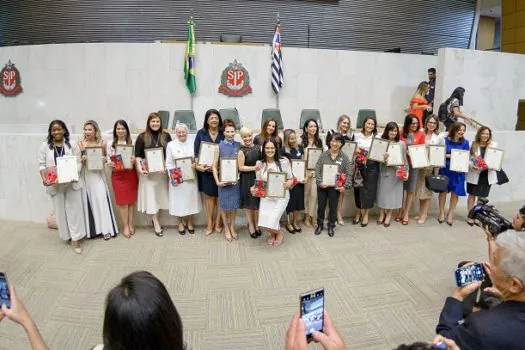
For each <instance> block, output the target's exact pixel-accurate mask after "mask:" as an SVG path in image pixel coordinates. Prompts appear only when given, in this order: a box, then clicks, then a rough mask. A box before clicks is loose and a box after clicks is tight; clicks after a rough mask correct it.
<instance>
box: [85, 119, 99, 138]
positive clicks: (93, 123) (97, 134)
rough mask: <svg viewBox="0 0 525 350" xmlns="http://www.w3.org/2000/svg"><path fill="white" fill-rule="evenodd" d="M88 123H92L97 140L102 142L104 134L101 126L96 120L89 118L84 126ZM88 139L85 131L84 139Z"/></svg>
mask: <svg viewBox="0 0 525 350" xmlns="http://www.w3.org/2000/svg"><path fill="white" fill-rule="evenodd" d="M87 125H91V126H92V127H93V128H94V129H95V142H97V143H98V142H100V140H102V134H101V133H100V128H99V127H98V124H97V122H96V121H94V120H88V121H87V122H85V123H84V128H83V129H85V128H86V126H87ZM85 139H86V134H85V133H84V140H85Z"/></svg>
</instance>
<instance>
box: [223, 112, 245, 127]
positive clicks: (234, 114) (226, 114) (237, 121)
mask: <svg viewBox="0 0 525 350" xmlns="http://www.w3.org/2000/svg"><path fill="white" fill-rule="evenodd" d="M219 114H220V115H221V118H222V120H223V121H224V120H226V119H231V120H233V122H234V123H235V127H236V128H237V130H240V129H241V128H242V126H243V125H242V123H241V119H240V117H239V111H238V110H237V108H222V109H219Z"/></svg>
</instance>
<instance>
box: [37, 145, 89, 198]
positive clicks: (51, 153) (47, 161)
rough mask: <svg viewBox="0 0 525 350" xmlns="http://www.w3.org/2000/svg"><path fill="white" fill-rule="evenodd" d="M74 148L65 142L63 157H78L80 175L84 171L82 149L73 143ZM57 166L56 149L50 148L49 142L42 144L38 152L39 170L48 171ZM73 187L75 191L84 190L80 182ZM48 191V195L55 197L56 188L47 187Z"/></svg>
mask: <svg viewBox="0 0 525 350" xmlns="http://www.w3.org/2000/svg"><path fill="white" fill-rule="evenodd" d="M70 143H71V144H72V147H69V146H68V145H66V143H65V142H64V145H63V150H64V151H63V152H64V153H63V155H64V156H75V157H77V166H78V173H79V174H80V171H81V170H82V162H81V161H80V148H79V147H78V145H77V144H75V143H72V142H70ZM53 166H56V164H55V149H54V148H51V149H50V148H49V145H48V144H47V142H42V144H41V145H40V149H39V150H38V169H39V170H46V169H47V168H50V167H53ZM71 187H73V189H74V190H78V189H80V188H82V183H81V182H80V181H79V182H73V183H72V184H71ZM46 191H47V193H48V194H51V195H54V193H56V188H55V187H54V186H47V187H46Z"/></svg>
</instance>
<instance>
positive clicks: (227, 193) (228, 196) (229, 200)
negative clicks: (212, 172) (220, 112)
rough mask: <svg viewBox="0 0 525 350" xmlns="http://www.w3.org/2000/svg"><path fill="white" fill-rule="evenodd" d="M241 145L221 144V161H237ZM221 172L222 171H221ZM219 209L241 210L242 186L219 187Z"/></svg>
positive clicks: (235, 143)
mask: <svg viewBox="0 0 525 350" xmlns="http://www.w3.org/2000/svg"><path fill="white" fill-rule="evenodd" d="M239 148H240V143H239V142H237V141H228V140H223V141H221V143H219V159H220V158H222V157H226V158H235V159H237V153H239ZM219 172H220V169H219ZM219 207H220V208H221V210H235V209H239V208H240V185H239V182H237V183H235V184H233V185H230V184H229V185H226V186H224V187H219Z"/></svg>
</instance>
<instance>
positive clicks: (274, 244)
mask: <svg viewBox="0 0 525 350" xmlns="http://www.w3.org/2000/svg"><path fill="white" fill-rule="evenodd" d="M280 236H282V237H281V239H276V240H275V241H273V246H274V247H278V246H280V245H281V244H282V243H283V240H284V235H283V234H282V233H280Z"/></svg>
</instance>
